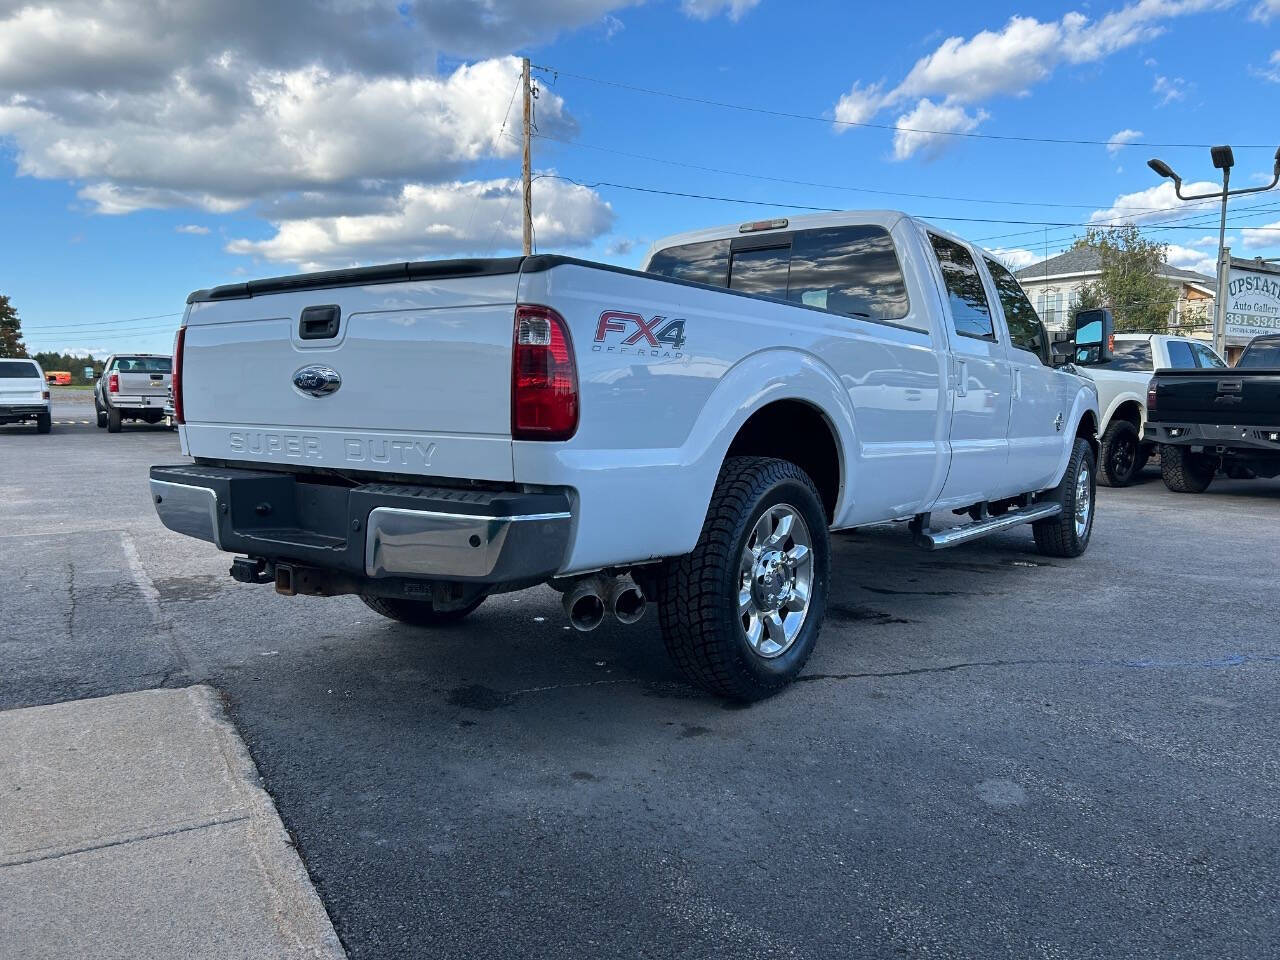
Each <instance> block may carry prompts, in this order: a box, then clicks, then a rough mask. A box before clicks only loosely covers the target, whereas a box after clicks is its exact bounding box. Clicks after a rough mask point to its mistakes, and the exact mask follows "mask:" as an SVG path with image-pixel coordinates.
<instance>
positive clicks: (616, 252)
mask: <svg viewBox="0 0 1280 960" xmlns="http://www.w3.org/2000/svg"><path fill="white" fill-rule="evenodd" d="M642 242H643V241H640V240H637V239H636V238H634V237H617V238H616V239H614V240H611V241H609V245H608V246H606V247H605V248H604V252H605V253H607V254H608V255H609V256H611V257H625V256H626V255H627V254H628V253H630V252H631V251H632V250H634V249H635V248H636V247H637V246H639V245H640V243H642Z"/></svg>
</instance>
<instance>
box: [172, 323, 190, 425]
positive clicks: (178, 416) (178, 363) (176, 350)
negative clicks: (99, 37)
mask: <svg viewBox="0 0 1280 960" xmlns="http://www.w3.org/2000/svg"><path fill="white" fill-rule="evenodd" d="M186 340H187V328H186V327H185V326H182V327H179V328H178V336H177V338H176V339H174V341H173V376H171V377H170V378H169V389H170V390H172V391H173V422H174V423H186V422H187V421H186V420H184V419H183V417H182V345H183V344H184V343H185V342H186Z"/></svg>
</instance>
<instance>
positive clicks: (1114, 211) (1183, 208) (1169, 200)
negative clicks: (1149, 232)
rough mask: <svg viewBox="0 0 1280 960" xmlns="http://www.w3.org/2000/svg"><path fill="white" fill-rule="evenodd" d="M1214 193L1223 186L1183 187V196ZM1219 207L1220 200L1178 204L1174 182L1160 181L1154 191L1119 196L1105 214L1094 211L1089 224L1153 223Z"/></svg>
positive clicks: (1150, 188) (1206, 184)
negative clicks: (1118, 222) (1184, 194)
mask: <svg viewBox="0 0 1280 960" xmlns="http://www.w3.org/2000/svg"><path fill="white" fill-rule="evenodd" d="M1214 190H1218V191H1221V190H1222V185H1221V184H1214V183H1209V182H1208V181H1204V180H1202V181H1198V182H1196V183H1184V184H1183V185H1182V192H1183V193H1186V194H1197V193H1211V192H1212V191H1214ZM1220 203H1221V201H1220V200H1213V199H1208V200H1193V201H1184V200H1179V199H1178V195H1177V193H1176V190H1175V188H1174V185H1173V182H1172V181H1171V180H1162V181H1161V182H1160V183H1158V184H1156V185H1155V186H1154V187H1148V188H1147V189H1146V190H1138V191H1137V192H1135V193H1124V194H1121V195H1120V196H1118V197H1116V199H1115V201H1114V202H1113V203H1112V204H1111V206H1110V207H1108V208H1107V209H1106V210H1095V211H1094V212H1093V215H1092V216H1091V217H1090V218H1089V220H1090V222H1091V223H1099V224H1105V223H1112V222H1116V221H1122V222H1125V223H1154V222H1158V221H1160V220H1169V219H1172V218H1175V217H1177V216H1179V215H1183V216H1185V215H1187V214H1194V213H1199V212H1212V211H1214V210H1217V209H1218V206H1219V204H1220Z"/></svg>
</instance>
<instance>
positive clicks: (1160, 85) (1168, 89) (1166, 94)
mask: <svg viewBox="0 0 1280 960" xmlns="http://www.w3.org/2000/svg"><path fill="white" fill-rule="evenodd" d="M1151 92H1152V93H1154V94H1155V95H1156V96H1157V97H1159V98H1160V99H1159V102H1158V103H1157V104H1156V106H1158V107H1163V106H1165V105H1167V104H1170V103H1173V102H1174V101H1175V100H1184V99H1186V96H1187V82H1186V81H1185V80H1183V79H1182V78H1181V77H1166V76H1157V77H1156V82H1155V83H1154V84H1153V85H1152V87H1151Z"/></svg>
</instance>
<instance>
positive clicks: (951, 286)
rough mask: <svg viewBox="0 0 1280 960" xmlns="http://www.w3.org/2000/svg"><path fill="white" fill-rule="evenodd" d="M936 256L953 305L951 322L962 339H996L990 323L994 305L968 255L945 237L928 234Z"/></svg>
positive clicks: (958, 245)
mask: <svg viewBox="0 0 1280 960" xmlns="http://www.w3.org/2000/svg"><path fill="white" fill-rule="evenodd" d="M929 242H930V243H932V244H933V252H934V254H935V255H936V256H937V258H938V266H939V267H941V268H942V279H943V282H944V283H945V284H946V287H947V296H948V298H949V299H950V301H951V319H952V322H953V323H954V324H955V328H956V333H958V334H960V335H961V336H962V337H978V338H980V339H983V340H994V339H995V338H996V331H995V327H994V326H993V325H992V322H991V305H990V304H988V303H987V294H986V291H984V290H983V288H982V277H981V276H979V275H978V267H977V265H976V264H975V263H974V262H973V257H971V256H970V255H969V251H968V250H966V249H965V248H964V247H962V246H960V244H958V243H956V242H954V241H952V240H947V239H946V238H945V237H939V236H935V235H934V234H932V233H931V234H929Z"/></svg>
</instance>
